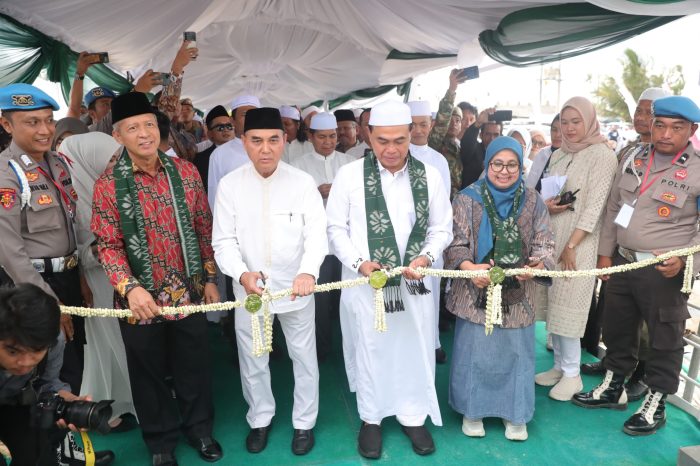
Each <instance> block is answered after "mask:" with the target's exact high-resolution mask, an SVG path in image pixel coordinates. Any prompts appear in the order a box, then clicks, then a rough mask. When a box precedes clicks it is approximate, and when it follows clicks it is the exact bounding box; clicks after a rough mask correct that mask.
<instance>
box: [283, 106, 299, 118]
mask: <svg viewBox="0 0 700 466" xmlns="http://www.w3.org/2000/svg"><path fill="white" fill-rule="evenodd" d="M280 116H281V117H282V118H291V119H292V120H298V119H299V110H297V109H296V108H295V107H292V106H291V105H282V106H281V107H280Z"/></svg>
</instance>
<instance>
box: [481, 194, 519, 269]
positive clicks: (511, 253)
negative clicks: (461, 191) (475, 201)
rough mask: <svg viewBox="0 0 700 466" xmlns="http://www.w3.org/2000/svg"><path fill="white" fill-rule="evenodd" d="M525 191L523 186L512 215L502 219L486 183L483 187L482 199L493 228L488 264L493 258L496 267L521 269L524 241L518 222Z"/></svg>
mask: <svg viewBox="0 0 700 466" xmlns="http://www.w3.org/2000/svg"><path fill="white" fill-rule="evenodd" d="M524 191H525V190H524V188H523V185H522V184H521V185H520V187H519V188H518V190H517V191H516V192H515V197H514V199H513V208H512V209H511V211H510V215H509V216H508V217H507V218H505V219H502V218H501V217H500V216H499V215H498V213H497V212H496V206H495V205H494V200H493V196H491V192H489V190H488V188H487V187H486V183H484V184H482V185H481V198H482V199H483V201H484V210H486V215H488V217H489V221H490V222H491V227H492V228H493V249H492V250H491V253H490V254H489V255H488V256H487V257H486V258H485V259H484V260H485V261H486V262H488V259H489V258H491V259H493V261H494V262H495V263H496V265H498V266H501V267H516V266H517V267H519V266H521V265H522V248H523V241H522V238H521V237H520V228H519V227H518V222H517V220H518V212H519V211H520V203H521V202H522V201H523V193H524ZM489 256H490V257H489Z"/></svg>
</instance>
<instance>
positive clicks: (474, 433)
mask: <svg viewBox="0 0 700 466" xmlns="http://www.w3.org/2000/svg"><path fill="white" fill-rule="evenodd" d="M462 432H464V435H466V436H467V437H485V436H486V431H485V430H484V422H483V421H482V420H481V419H475V420H472V419H468V418H466V417H464V418H462Z"/></svg>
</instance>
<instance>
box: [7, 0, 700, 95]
mask: <svg viewBox="0 0 700 466" xmlns="http://www.w3.org/2000/svg"><path fill="white" fill-rule="evenodd" d="M562 3H566V1H565V0H559V1H548V2H547V1H538V0H514V1H493V0H476V1H469V2H466V1H462V0H432V1H431V0H345V1H342V2H341V1H328V0H294V1H293V0H258V1H254V0H198V1H191V2H181V1H178V2H173V1H172V0H149V1H148V2H144V1H142V0H121V1H119V2H113V1H111V0H60V1H56V2H47V1H46V0H2V2H0V13H4V14H6V15H8V16H10V17H12V18H14V19H16V20H17V21H19V22H21V23H23V24H26V25H28V26H30V27H32V28H34V29H36V30H38V31H41V32H42V33H44V34H46V35H48V36H50V37H52V38H55V39H57V40H58V41H60V42H63V43H65V44H66V45H68V46H69V47H70V48H71V49H72V50H74V51H80V50H89V51H94V52H97V51H109V54H110V65H109V66H110V67H111V68H112V69H114V70H115V71H117V72H118V73H121V74H122V75H126V72H127V71H129V72H131V73H132V75H134V76H137V77H138V76H139V75H140V74H142V73H143V72H144V71H145V70H146V69H148V68H152V69H154V70H156V71H168V68H169V66H170V63H171V61H172V59H173V57H174V55H175V53H176V51H177V48H178V47H179V44H180V42H181V37H182V32H183V31H186V30H194V31H196V32H197V45H198V47H199V50H200V53H199V57H198V59H197V61H196V62H194V63H193V64H191V65H190V66H188V68H187V69H186V73H185V80H184V86H183V95H185V96H189V97H192V99H193V100H194V101H195V103H196V105H197V106H199V107H202V108H211V107H213V106H214V105H216V104H224V105H228V104H229V102H230V101H231V99H232V98H233V97H235V96H236V95H238V94H240V93H243V92H250V93H254V94H257V95H258V96H260V97H261V99H262V101H263V103H264V104H266V105H280V104H283V103H297V104H306V103H309V102H312V101H316V100H319V99H322V100H333V99H337V98H339V97H342V96H344V95H346V94H348V93H350V92H352V91H356V90H359V89H369V88H376V87H378V86H383V85H395V84H401V83H404V82H407V81H408V80H410V78H411V77H413V76H415V75H416V74H420V73H423V72H426V71H430V70H432V69H437V68H440V67H443V66H451V65H454V66H456V65H457V63H458V59H459V63H460V64H461V65H462V66H465V65H467V64H480V63H482V60H483V59H484V53H483V51H482V50H481V48H480V47H479V45H478V39H477V38H478V36H479V33H481V32H482V31H485V30H489V29H495V28H496V27H497V26H498V24H499V22H500V21H501V19H502V18H504V17H505V16H506V15H508V14H509V13H512V12H515V11H519V10H522V9H526V8H532V7H537V6H546V5H553V4H562ZM590 3H594V4H596V5H598V6H601V7H603V8H607V9H611V10H615V11H622V12H625V13H632V12H634V13H635V14H647V15H649V14H653V15H659V14H665V15H679V14H680V15H685V14H690V13H693V12H696V11H700V1H698V0H692V1H683V2H661V3H662V4H659V3H660V2H653V3H650V2H649V1H648V0H647V1H626V0H597V1H593V2H590ZM680 10H682V13H679V11H680ZM392 52H394V53H393V54H392V55H394V57H390V54H391V53H392ZM401 53H404V54H414V53H418V54H428V55H436V56H437V58H429V57H427V56H424V57H422V58H416V59H406V58H405V57H403V58H398V59H397V58H395V57H396V56H399V57H401V55H402V54H401ZM458 54H459V57H458ZM0 78H2V77H0Z"/></svg>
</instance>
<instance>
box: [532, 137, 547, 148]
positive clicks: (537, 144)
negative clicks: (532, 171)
mask: <svg viewBox="0 0 700 466" xmlns="http://www.w3.org/2000/svg"><path fill="white" fill-rule="evenodd" d="M546 145H547V143H546V142H545V141H540V140H539V139H533V140H532V147H544V146H546Z"/></svg>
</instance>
